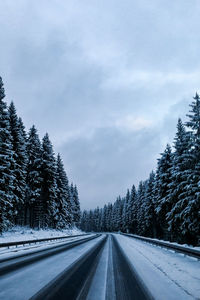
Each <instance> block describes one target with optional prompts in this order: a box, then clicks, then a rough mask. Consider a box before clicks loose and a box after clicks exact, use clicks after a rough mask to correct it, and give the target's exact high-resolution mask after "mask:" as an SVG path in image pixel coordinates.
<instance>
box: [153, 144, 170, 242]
mask: <svg viewBox="0 0 200 300" xmlns="http://www.w3.org/2000/svg"><path fill="white" fill-rule="evenodd" d="M172 159H173V158H172V151H171V147H170V146H169V145H167V146H166V149H165V151H164V152H163V153H162V154H161V158H159V159H158V166H157V170H156V185H155V188H156V190H155V210H156V213H157V218H158V228H157V230H158V236H159V237H160V238H165V239H167V238H169V233H168V223H167V213H168V212H169V211H170V210H171V203H169V202H168V201H167V200H168V194H169V184H170V182H171V181H170V180H171V168H172Z"/></svg>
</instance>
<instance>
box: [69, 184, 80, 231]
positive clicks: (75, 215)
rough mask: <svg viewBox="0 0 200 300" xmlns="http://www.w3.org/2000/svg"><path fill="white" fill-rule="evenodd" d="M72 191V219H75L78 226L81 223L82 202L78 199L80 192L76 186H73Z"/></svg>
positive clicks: (74, 221)
mask: <svg viewBox="0 0 200 300" xmlns="http://www.w3.org/2000/svg"><path fill="white" fill-rule="evenodd" d="M70 191H71V210H72V219H73V223H74V225H76V226H78V224H79V222H80V215H81V211H80V202H79V197H78V190H77V187H76V185H75V187H74V186H73V184H71V188H70Z"/></svg>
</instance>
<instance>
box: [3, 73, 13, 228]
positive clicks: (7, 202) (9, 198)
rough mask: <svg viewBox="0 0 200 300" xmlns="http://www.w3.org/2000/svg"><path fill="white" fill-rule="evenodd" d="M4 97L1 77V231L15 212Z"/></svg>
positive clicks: (6, 226) (8, 223) (10, 152)
mask: <svg viewBox="0 0 200 300" xmlns="http://www.w3.org/2000/svg"><path fill="white" fill-rule="evenodd" d="M4 97H5V93H4V87H3V81H2V78H1V77H0V233H1V232H2V231H3V230H5V229H6V228H8V227H9V226H11V225H12V224H13V212H15V207H14V198H15V197H14V193H13V190H14V186H13V181H14V175H13V171H12V168H11V167H12V165H13V163H14V157H13V156H14V153H13V150H12V137H11V133H10V124H9V115H8V110H7V105H6V102H4V101H3V99H4Z"/></svg>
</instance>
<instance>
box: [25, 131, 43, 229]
mask: <svg viewBox="0 0 200 300" xmlns="http://www.w3.org/2000/svg"><path fill="white" fill-rule="evenodd" d="M26 150H27V157H28V160H27V170H26V174H27V175H26V200H25V224H26V225H30V226H31V227H39V228H40V227H44V222H45V220H44V206H43V203H42V199H41V184H42V177H41V168H42V149H41V143H40V140H39V136H38V134H37V130H36V128H35V126H34V125H33V126H32V127H31V129H30V130H29V135H28V139H27V147H26Z"/></svg>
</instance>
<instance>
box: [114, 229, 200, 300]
mask: <svg viewBox="0 0 200 300" xmlns="http://www.w3.org/2000/svg"><path fill="white" fill-rule="evenodd" d="M115 237H116V238H117V240H118V242H119V243H120V246H121V248H122V249H123V251H124V252H125V254H126V255H127V257H128V259H129V260H130V262H131V264H132V266H133V268H134V269H135V271H136V272H137V273H138V274H139V276H140V278H141V280H142V281H143V283H144V284H145V285H146V287H147V288H148V289H149V291H150V292H151V294H152V296H153V297H154V298H155V299H157V300H160V299H162V300H169V299H170V300H180V299H181V300H187V299H188V300H189V299H200V261H199V260H198V259H196V258H193V257H189V256H185V255H183V254H181V253H177V252H174V251H172V250H169V249H166V248H161V247H158V246H156V245H151V244H149V243H147V242H143V241H139V240H137V239H134V238H131V237H127V236H123V235H119V234H115Z"/></svg>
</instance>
